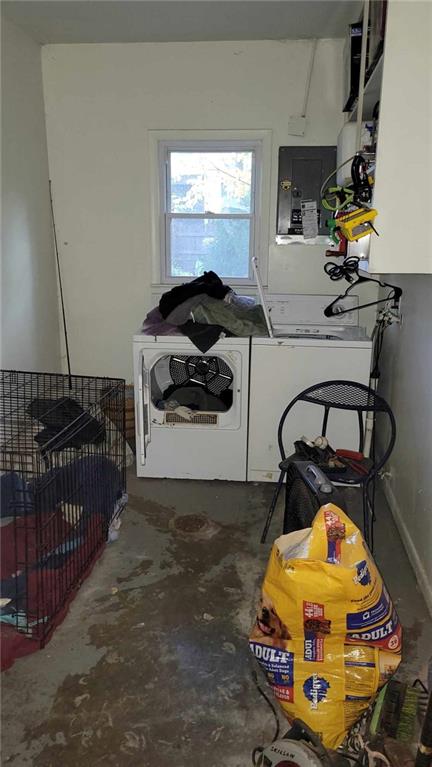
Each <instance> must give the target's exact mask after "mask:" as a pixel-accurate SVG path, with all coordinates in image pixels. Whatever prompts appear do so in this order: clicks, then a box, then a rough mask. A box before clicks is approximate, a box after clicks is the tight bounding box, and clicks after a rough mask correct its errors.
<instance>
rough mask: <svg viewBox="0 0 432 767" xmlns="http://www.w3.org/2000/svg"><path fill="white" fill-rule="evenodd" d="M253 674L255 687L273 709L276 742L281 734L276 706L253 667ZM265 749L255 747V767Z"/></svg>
mask: <svg viewBox="0 0 432 767" xmlns="http://www.w3.org/2000/svg"><path fill="white" fill-rule="evenodd" d="M251 676H252V679H253V682H254V684H255V687H256V688H257V690H258V692H259V694H260V695H261V697H262V698H264V700H265V702H266V703H267V705H268V707H269V708H270V709H271V711H272V713H273V717H274V720H275V724H276V730H275V734H274V737H273V740H272V743H274V742H275V740H277V739H278V737H279V735H280V724H279V717H278V714H277V711H276V708H275V706H274V705H273V703H272V701H271V700H270V698H269V697H268V695H266V694H265V692H264V690H262V689H261V687H260V685H259V682H258V676H257V672H256V671H255V669H252V672H251ZM263 751H264V748H263V747H262V746H256V748H254V750H253V751H252V764H253V765H254V767H256V766H257V765H258V757H259V755H260V754H262V752H263Z"/></svg>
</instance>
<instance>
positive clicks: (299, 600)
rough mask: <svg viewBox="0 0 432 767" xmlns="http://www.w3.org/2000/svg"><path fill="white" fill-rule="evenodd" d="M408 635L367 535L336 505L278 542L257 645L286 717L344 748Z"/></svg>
mask: <svg viewBox="0 0 432 767" xmlns="http://www.w3.org/2000/svg"><path fill="white" fill-rule="evenodd" d="M401 634H402V631H401V626H400V623H399V620H398V617H397V614H396V611H395V609H394V607H393V604H392V601H391V599H390V596H389V594H388V592H387V590H386V587H385V585H384V583H383V581H382V578H381V576H380V574H379V572H378V569H377V567H376V565H375V563H374V561H373V559H372V556H371V554H370V552H369V549H368V548H367V546H366V544H365V543H364V541H363V537H362V535H361V533H360V530H359V529H358V528H357V527H356V526H355V525H354V523H353V522H352V521H351V520H350V519H349V518H348V517H347V515H346V514H344V512H343V511H342V510H341V509H339V508H338V507H337V506H335V505H334V504H331V503H330V504H327V505H325V506H323V507H321V509H320V510H319V511H318V513H317V515H316V517H315V519H314V521H313V524H312V527H311V528H307V529H306V530H298V531H296V532H294V533H289V534H288V535H282V536H281V537H280V538H278V539H277V540H276V541H275V542H274V544H273V549H272V552H271V556H270V560H269V563H268V567H267V572H266V575H265V578H264V584H263V588H262V594H261V601H260V606H259V610H258V616H257V619H256V622H255V624H254V626H253V628H252V631H251V635H250V641H249V644H250V648H251V651H252V653H253V654H254V656H255V657H256V659H257V660H258V662H259V663H260V665H261V666H262V668H263V669H264V671H265V673H266V675H267V678H268V681H269V683H270V685H271V686H272V688H273V692H274V694H275V696H276V698H277V699H278V701H279V703H280V705H281V706H282V709H283V712H284V714H285V716H286V717H287V718H288V719H289V720H292V719H294V718H295V717H299V718H300V719H303V720H304V721H305V722H306V723H307V724H308V725H309V726H310V727H312V729H314V730H315V731H316V732H318V733H319V734H320V735H321V738H322V740H323V742H324V745H325V746H328V747H331V748H336V747H337V746H339V745H340V743H341V742H342V741H343V739H344V737H345V735H346V733H347V732H348V730H349V729H350V727H351V726H352V725H353V724H354V723H355V722H356V721H357V719H358V718H359V717H360V716H361V714H362V713H363V712H364V711H365V709H366V708H367V707H368V705H369V703H370V701H371V698H373V696H374V695H375V694H376V692H377V690H378V689H379V688H380V687H382V685H383V684H384V683H385V682H386V681H387V680H388V679H389V678H390V676H392V674H393V673H394V671H395V670H396V669H397V667H398V665H399V663H400V659H401Z"/></svg>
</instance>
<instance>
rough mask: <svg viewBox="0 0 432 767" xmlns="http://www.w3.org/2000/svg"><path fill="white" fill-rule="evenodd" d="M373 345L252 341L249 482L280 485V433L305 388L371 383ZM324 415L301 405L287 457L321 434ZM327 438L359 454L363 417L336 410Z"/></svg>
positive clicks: (289, 431) (288, 431)
mask: <svg viewBox="0 0 432 767" xmlns="http://www.w3.org/2000/svg"><path fill="white" fill-rule="evenodd" d="M370 357H371V349H370V342H369V343H367V342H364V343H357V344H356V343H353V344H352V345H351V346H350V345H343V344H337V345H336V344H334V345H333V346H327V345H324V344H323V343H322V342H321V343H320V342H318V343H316V345H312V342H306V344H305V345H303V346H302V345H299V344H298V343H297V345H295V346H294V345H292V344H290V341H289V340H283V341H281V340H277V339H261V338H260V339H258V338H254V339H253V340H252V350H251V379H250V407H249V451H248V480H249V481H255V482H276V481H277V478H278V476H279V469H278V465H279V461H280V455H279V448H278V443H277V430H278V424H279V419H280V416H281V415H282V412H283V410H284V408H285V407H286V405H288V403H289V402H290V401H291V400H292V399H294V397H296V396H297V395H298V394H299V393H300V392H301V391H302V390H303V389H306V388H307V387H308V386H312V385H313V384H316V383H319V382H321V381H329V380H334V379H346V380H349V381H358V382H360V383H364V384H366V385H367V384H368V383H369V365H370ZM323 413H324V410H323V408H322V407H319V406H317V405H311V404H305V403H298V404H297V405H295V409H293V410H292V411H291V413H290V415H289V416H288V419H287V421H286V428H285V431H284V441H285V445H286V452H287V455H290V454H291V453H293V452H294V440H296V439H299V437H301V436H302V435H303V434H305V435H306V436H309V437H312V438H314V437H316V436H317V435H318V434H321V425H322V419H323ZM327 434H328V437H329V441H330V444H331V445H332V447H334V448H341V447H344V448H348V449H354V450H358V439H359V433H358V418H357V414H356V413H354V412H346V411H335V410H333V411H331V413H330V417H329V422H328V429H327Z"/></svg>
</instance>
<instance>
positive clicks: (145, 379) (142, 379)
mask: <svg viewBox="0 0 432 767" xmlns="http://www.w3.org/2000/svg"><path fill="white" fill-rule="evenodd" d="M138 423H139V460H140V463H141V465H142V466H145V464H146V459H147V450H148V446H149V443H150V441H151V426H150V373H149V370H148V368H147V367H146V364H145V352H144V350H143V349H141V351H140V353H139V360H138Z"/></svg>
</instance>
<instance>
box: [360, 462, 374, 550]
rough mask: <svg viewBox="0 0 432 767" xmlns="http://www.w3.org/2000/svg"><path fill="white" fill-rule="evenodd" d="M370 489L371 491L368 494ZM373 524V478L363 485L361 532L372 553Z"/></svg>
mask: <svg viewBox="0 0 432 767" xmlns="http://www.w3.org/2000/svg"><path fill="white" fill-rule="evenodd" d="M370 488H371V491H372V492H370ZM374 522H375V477H374V478H373V479H372V480H370V481H369V482H365V484H364V485H363V530H364V537H365V541H366V543H367V545H368V547H369V549H370V551H371V552H373V548H374Z"/></svg>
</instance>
